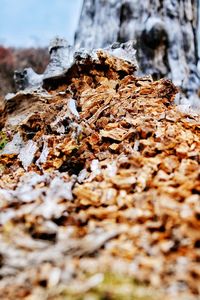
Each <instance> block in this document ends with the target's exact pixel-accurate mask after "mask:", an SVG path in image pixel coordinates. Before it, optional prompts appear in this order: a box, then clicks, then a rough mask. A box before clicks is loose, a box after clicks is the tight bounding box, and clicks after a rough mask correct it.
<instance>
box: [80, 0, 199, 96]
mask: <svg viewBox="0 0 200 300" xmlns="http://www.w3.org/2000/svg"><path fill="white" fill-rule="evenodd" d="M199 14H200V13H199ZM199 14H198V0H142V1H138V0H84V2H83V8H82V12H81V17H80V21H79V26H78V30H77V32H76V36H75V46H76V47H86V48H97V47H105V46H107V45H108V44H111V43H113V42H115V41H119V42H126V41H128V40H134V41H135V43H136V49H137V59H138V63H139V66H140V72H141V73H142V74H151V75H152V76H153V78H155V79H158V78H161V77H168V78H170V79H171V80H172V81H173V82H174V83H175V84H176V85H177V86H179V87H181V89H182V91H183V92H184V93H186V94H187V96H191V95H193V96H194V95H197V96H198V95H199V94H200V89H199V86H200V76H199V72H198V67H197V66H198V60H199V57H200V49H198V42H199V38H198V35H199V34H200V30H199V29H198V28H200V26H198V18H199V17H198V16H199Z"/></svg>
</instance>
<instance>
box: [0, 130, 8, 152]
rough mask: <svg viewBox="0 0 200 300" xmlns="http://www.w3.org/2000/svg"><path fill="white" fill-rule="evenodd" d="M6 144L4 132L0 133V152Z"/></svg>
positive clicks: (6, 139)
mask: <svg viewBox="0 0 200 300" xmlns="http://www.w3.org/2000/svg"><path fill="white" fill-rule="evenodd" d="M7 143H8V138H7V135H6V133H5V132H3V131H0V150H2V149H3V148H4V147H5V145H6V144H7Z"/></svg>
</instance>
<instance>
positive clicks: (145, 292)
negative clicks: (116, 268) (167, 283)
mask: <svg viewBox="0 0 200 300" xmlns="http://www.w3.org/2000/svg"><path fill="white" fill-rule="evenodd" d="M86 286H87V282H86ZM88 299H90V300H124V299H126V300H158V299H160V298H159V297H158V294H157V293H156V292H155V291H153V290H152V289H150V288H149V287H147V286H145V285H141V284H138V283H136V282H135V281H134V280H133V279H132V278H130V277H128V276H121V275H116V274H113V273H105V274H104V279H103V281H102V282H101V283H100V284H98V285H97V286H95V287H93V288H91V289H89V290H87V291H85V292H79V291H78V290H76V291H75V290H71V289H70V288H68V289H66V290H65V291H64V292H63V293H62V295H59V296H58V297H54V300H88ZM50 300H52V299H51V298H50Z"/></svg>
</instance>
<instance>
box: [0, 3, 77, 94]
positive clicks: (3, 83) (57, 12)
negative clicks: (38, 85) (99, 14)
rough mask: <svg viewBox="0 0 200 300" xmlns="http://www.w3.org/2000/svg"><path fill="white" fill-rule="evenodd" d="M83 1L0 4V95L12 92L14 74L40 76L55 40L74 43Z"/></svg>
mask: <svg viewBox="0 0 200 300" xmlns="http://www.w3.org/2000/svg"><path fill="white" fill-rule="evenodd" d="M82 3H83V0H42V1H40V0H0V7H1V9H0V95H5V94H6V93H7V92H10V91H13V90H14V89H15V87H14V81H13V72H14V70H16V69H19V70H21V69H24V68H25V67H32V68H33V69H34V70H35V71H36V72H38V73H42V72H43V71H44V69H45V67H46V65H47V63H48V60H49V55H48V45H49V42H50V40H51V39H52V38H53V37H54V36H57V35H58V36H61V37H65V38H66V39H67V40H68V41H69V43H71V44H73V43H74V33H75V30H76V29H77V25H78V21H79V16H80V12H81V7H82Z"/></svg>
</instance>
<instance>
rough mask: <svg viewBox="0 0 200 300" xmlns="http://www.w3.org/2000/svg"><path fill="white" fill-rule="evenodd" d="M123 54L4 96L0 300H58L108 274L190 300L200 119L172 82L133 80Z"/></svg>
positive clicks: (194, 283) (199, 187) (82, 57)
mask: <svg viewBox="0 0 200 300" xmlns="http://www.w3.org/2000/svg"><path fill="white" fill-rule="evenodd" d="M127 48H128V49H129V51H131V46H130V44H128V45H122V46H119V45H116V44H115V45H114V46H112V47H110V48H109V49H107V50H99V51H92V52H87V51H82V52H79V53H76V54H73V56H72V60H71V63H70V64H69V66H68V68H67V69H64V70H63V69H62V68H60V65H59V68H58V69H59V71H60V73H59V74H58V73H57V75H56V76H55V74H54V73H53V74H52V78H51V76H48V77H46V78H45V76H44V77H43V80H42V84H43V89H42V88H41V87H40V88H39V89H38V88H33V87H29V88H27V89H25V90H24V91H19V92H18V93H17V94H16V95H10V96H9V97H7V104H6V105H7V120H6V121H4V128H3V132H4V133H5V134H7V138H8V140H9V142H8V143H7V144H6V146H5V147H4V149H3V150H2V151H1V153H0V175H1V176H0V199H1V201H0V225H1V226H0V244H1V247H0V263H1V268H0V276H1V281H0V295H1V299H16V298H17V297H20V299H56V295H57V296H58V295H60V294H61V293H64V295H66V293H67V290H68V288H70V287H73V286H75V288H76V289H77V291H79V292H81V291H83V290H84V289H87V288H88V289H89V288H90V287H91V286H92V287H93V286H94V285H95V284H97V283H98V282H99V281H98V280H97V281H95V280H93V281H92V278H93V279H94V277H91V280H90V284H89V285H88V284H86V283H87V280H86V279H85V278H86V276H91V275H90V274H92V275H94V274H96V275H97V277H98V276H99V275H98V274H101V276H100V277H98V278H97V277H95V278H97V279H102V276H103V274H105V272H107V271H108V270H109V271H110V272H114V273H118V274H121V275H123V276H131V277H132V278H134V279H137V280H138V281H139V282H142V283H144V282H145V283H148V284H150V286H152V287H153V288H155V289H160V290H161V291H162V292H164V293H165V295H166V297H164V296H162V299H167V300H169V299H175V298H177V297H179V299H181V297H182V298H183V299H198V297H199V295H200V284H199V281H200V274H199V230H200V221H199V215H200V206H199V203H200V196H199V192H200V181H199V176H200V166H199V153H200V139H199V138H200V133H199V132H200V131H199V128H200V117H199V116H198V115H196V116H195V115H189V114H188V113H181V112H180V111H179V108H178V107H177V106H176V105H175V104H174V98H175V95H176V93H177V88H176V87H175V86H174V85H173V84H172V83H171V82H170V81H169V80H167V79H162V80H158V81H153V80H152V78H151V77H138V76H135V75H134V74H133V71H134V70H136V65H135V63H134V61H135V60H134V50H132V52H131V53H132V54H131V55H130V53H129V55H128V56H127V59H126V55H125V54H126V51H127ZM54 50H55V49H54ZM59 51H60V50H59ZM130 57H131V58H130ZM44 87H45V89H44ZM88 274H89V275H88ZM194 278H195V280H194ZM91 282H93V284H91ZM19 291H20V292H19ZM16 295H18V296H16ZM184 297H185V298H184ZM154 299H156V298H154ZM158 299H160V298H158Z"/></svg>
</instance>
